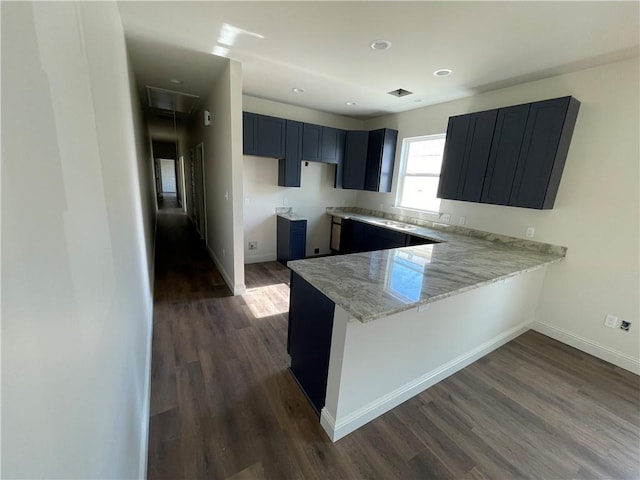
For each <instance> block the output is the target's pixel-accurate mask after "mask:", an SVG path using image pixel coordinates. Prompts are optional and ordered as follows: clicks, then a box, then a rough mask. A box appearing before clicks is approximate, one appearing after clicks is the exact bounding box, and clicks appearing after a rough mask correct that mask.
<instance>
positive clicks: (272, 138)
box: [242, 112, 286, 158]
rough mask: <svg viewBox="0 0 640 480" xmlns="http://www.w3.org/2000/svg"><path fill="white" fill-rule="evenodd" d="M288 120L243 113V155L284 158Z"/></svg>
mask: <svg viewBox="0 0 640 480" xmlns="http://www.w3.org/2000/svg"><path fill="white" fill-rule="evenodd" d="M285 129H286V120H285V119H284V118H276V117H270V116H268V115H260V114H257V113H250V112H242V153H243V154H244V155H256V156H259V157H273V158H283V157H284V144H285Z"/></svg>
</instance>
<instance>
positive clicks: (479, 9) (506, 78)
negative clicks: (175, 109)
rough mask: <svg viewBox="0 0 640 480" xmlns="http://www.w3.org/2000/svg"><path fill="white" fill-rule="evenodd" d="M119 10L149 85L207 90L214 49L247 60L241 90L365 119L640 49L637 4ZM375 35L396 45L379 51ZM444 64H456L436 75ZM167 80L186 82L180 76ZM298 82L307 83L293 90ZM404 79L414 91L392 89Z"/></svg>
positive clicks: (148, 5) (143, 5)
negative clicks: (400, 94)
mask: <svg viewBox="0 0 640 480" xmlns="http://www.w3.org/2000/svg"><path fill="white" fill-rule="evenodd" d="M119 7H120V12H121V15H122V20H123V24H124V28H125V33H126V35H127V41H128V45H129V48H130V52H131V57H132V63H133V66H134V71H135V73H136V78H137V80H138V82H139V84H140V85H139V86H141V87H142V88H144V85H143V84H147V85H148V84H153V86H157V87H161V88H170V89H172V90H181V91H185V92H188V93H192V94H195V95H200V96H202V95H204V94H205V93H206V92H207V91H208V90H210V79H211V78H215V76H216V75H217V72H219V71H220V68H221V66H222V65H223V64H224V63H221V61H222V62H224V59H220V58H218V57H217V56H215V55H212V52H214V51H215V52H216V53H217V54H218V55H222V56H225V57H228V58H232V59H236V60H239V61H241V62H242V66H243V67H242V68H243V84H244V85H243V91H244V93H245V94H248V95H253V96H257V97H262V98H267V99H271V100H276V101H279V102H284V103H289V104H294V105H300V106H304V107H308V108H313V109H317V110H322V111H328V112H333V113H337V114H342V115H348V116H352V117H359V118H367V117H371V116H376V115H380V114H383V113H388V112H400V111H405V110H410V109H413V108H418V107H423V106H425V105H429V104H434V103H440V102H443V101H448V100H453V99H455V98H460V97H464V96H468V95H472V94H474V93H476V92H481V91H487V90H491V89H495V88H500V87H505V86H509V85H514V84H517V83H522V82H525V81H530V80H534V79H538V78H544V77H547V76H551V75H556V74H559V73H565V72H569V71H574V70H579V69H582V68H586V67H590V66H595V65H599V64H604V63H607V62H611V61H615V60H620V59H624V58H630V57H632V56H637V55H638V51H639V38H640V34H639V18H640V10H639V8H640V3H639V2H636V1H630V2H608V1H605V2H585V1H576V2H540V1H537V2H454V1H451V2H420V1H418V2H396V1H388V2H370V1H357V2H307V1H300V2H270V1H258V2H243V1H235V2H182V1H180V2H177V1H175V2H133V1H126V2H120V3H119ZM377 39H386V40H389V41H390V42H391V43H392V46H391V48H390V49H388V50H384V51H375V50H373V49H371V48H370V46H369V44H370V43H371V42H372V41H373V40H377ZM439 68H450V69H452V70H453V71H454V73H453V75H451V76H449V77H443V78H438V77H435V76H434V75H433V71H434V70H436V69H439ZM212 75H213V76H212ZM170 78H178V79H180V80H183V81H184V83H183V84H182V85H179V86H176V85H172V84H170V83H169V82H168V80H169V79H170ZM294 87H297V88H302V89H304V90H305V91H304V93H298V94H296V93H294V92H292V88H294ZM397 88H404V89H407V90H410V91H412V92H414V94H413V95H409V96H407V97H403V98H396V97H393V96H391V95H388V94H387V93H386V92H389V91H391V90H395V89H397ZM142 98H144V96H143V97H142ZM348 101H352V102H356V104H357V105H356V106H351V107H350V106H347V105H345V102H348Z"/></svg>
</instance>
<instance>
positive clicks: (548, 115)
mask: <svg viewBox="0 0 640 480" xmlns="http://www.w3.org/2000/svg"><path fill="white" fill-rule="evenodd" d="M579 108H580V102H579V101H577V100H576V99H575V98H573V97H562V98H556V99H552V100H544V101H540V102H534V103H528V104H524V105H516V106H513V107H506V108H501V109H499V110H490V111H486V112H479V113H472V114H468V115H459V116H456V117H451V118H450V119H449V125H448V128H447V140H446V143H445V148H444V154H443V160H442V171H441V174H440V184H439V187H438V197H440V198H447V199H451V200H465V201H472V202H482V203H493V204H498V205H509V206H513V207H524V208H536V209H550V208H553V204H554V202H555V197H556V193H557V191H558V186H559V185H560V178H561V177H562V171H563V169H564V163H565V160H566V157H567V152H568V150H569V144H570V142H571V136H572V135H573V129H574V127H575V123H576V118H577V115H578V110H579Z"/></svg>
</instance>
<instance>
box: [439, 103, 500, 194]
mask: <svg viewBox="0 0 640 480" xmlns="http://www.w3.org/2000/svg"><path fill="white" fill-rule="evenodd" d="M497 113H498V111H497V110H488V111H486V112H478V113H472V114H469V115H460V116H456V117H451V118H450V119H449V126H448V127H447V140H446V142H445V148H444V154H443V157H442V172H441V173H440V184H439V185H438V197H440V198H447V199H451V200H466V201H470V202H479V201H480V197H481V195H482V188H483V184H484V177H485V173H486V170H487V162H488V160H489V152H490V150H491V140H492V138H493V130H494V127H495V123H496V116H497Z"/></svg>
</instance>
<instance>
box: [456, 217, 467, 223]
mask: <svg viewBox="0 0 640 480" xmlns="http://www.w3.org/2000/svg"><path fill="white" fill-rule="evenodd" d="M466 222H467V217H460V218H458V223H459V224H460V225H464V224H465V223H466Z"/></svg>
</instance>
